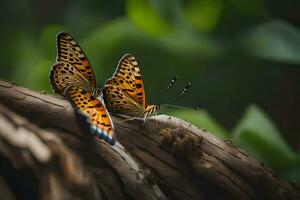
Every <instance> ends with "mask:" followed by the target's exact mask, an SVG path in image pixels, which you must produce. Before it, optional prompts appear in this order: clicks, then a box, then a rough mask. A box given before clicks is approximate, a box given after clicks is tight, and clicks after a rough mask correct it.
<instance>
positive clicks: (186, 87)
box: [179, 82, 192, 97]
mask: <svg viewBox="0 0 300 200" xmlns="http://www.w3.org/2000/svg"><path fill="white" fill-rule="evenodd" d="M191 85H192V83H191V82H188V83H187V84H186V86H185V87H184V88H183V89H182V90H181V92H180V93H179V97H181V96H183V95H185V94H186V92H187V91H188V89H189V88H190V87H191Z"/></svg>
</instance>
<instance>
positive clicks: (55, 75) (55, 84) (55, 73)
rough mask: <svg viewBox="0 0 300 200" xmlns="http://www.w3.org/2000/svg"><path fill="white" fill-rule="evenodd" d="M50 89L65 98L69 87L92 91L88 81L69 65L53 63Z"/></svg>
mask: <svg viewBox="0 0 300 200" xmlns="http://www.w3.org/2000/svg"><path fill="white" fill-rule="evenodd" d="M49 79H50V83H51V86H52V89H53V90H54V91H55V92H57V93H59V94H61V95H63V96H65V95H66V92H67V91H68V89H69V88H70V87H73V86H76V87H80V88H84V89H85V90H87V91H92V90H93V89H92V88H91V87H90V83H89V81H88V80H87V79H86V78H85V77H84V76H83V75H82V74H81V73H80V72H79V71H78V70H77V69H76V68H75V67H74V66H73V65H71V64H70V63H66V62H58V63H55V64H54V65H53V66H52V68H51V70H50V76H49Z"/></svg>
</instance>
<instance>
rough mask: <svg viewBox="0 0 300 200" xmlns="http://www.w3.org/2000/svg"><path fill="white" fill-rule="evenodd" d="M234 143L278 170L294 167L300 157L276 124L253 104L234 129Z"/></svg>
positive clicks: (299, 160) (299, 161)
mask: <svg viewBox="0 0 300 200" xmlns="http://www.w3.org/2000/svg"><path fill="white" fill-rule="evenodd" d="M232 140H233V142H234V144H236V145H237V146H239V147H241V148H243V149H245V150H246V151H248V152H249V153H250V154H252V155H253V156H254V157H255V158H257V159H259V160H261V161H263V162H265V163H266V164H267V165H269V166H270V167H272V168H273V169H276V170H283V169H287V168H292V167H294V166H297V165H299V164H300V159H299V157H297V155H296V154H295V153H294V152H293V151H292V150H291V149H290V148H289V146H288V145H287V144H286V143H285V141H284V140H283V138H282V136H281V135H280V133H279V131H278V129H277V128H276V126H275V124H274V123H273V122H272V121H271V120H270V119H269V118H268V116H266V115H265V114H264V113H263V112H262V111H261V110H260V109H259V108H258V107H257V106H255V105H251V106H249V107H248V108H247V110H246V111H245V113H244V115H243V117H242V118H241V120H240V121H239V122H238V124H237V126H236V127H235V128H234V130H233V137H232Z"/></svg>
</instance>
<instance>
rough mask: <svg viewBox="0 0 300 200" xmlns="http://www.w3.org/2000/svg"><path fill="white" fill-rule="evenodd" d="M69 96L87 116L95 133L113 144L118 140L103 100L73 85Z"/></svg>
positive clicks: (73, 103) (81, 112)
mask: <svg viewBox="0 0 300 200" xmlns="http://www.w3.org/2000/svg"><path fill="white" fill-rule="evenodd" d="M67 98H68V99H69V100H70V102H71V103H72V105H73V106H74V107H75V108H76V110H77V111H78V112H79V113H80V114H82V115H83V116H85V117H86V118H87V121H88V122H89V124H90V131H91V133H92V134H93V135H95V136H97V137H99V138H101V139H104V140H105V141H107V142H108V143H109V144H111V145H113V144H115V142H116V139H115V135H114V126H113V123H112V120H111V118H110V116H109V113H108V112H107V110H106V108H105V106H104V105H103V104H102V102H101V101H100V100H99V99H98V98H95V97H94V96H93V94H92V93H91V92H87V91H85V90H83V89H82V88H79V87H71V88H70V89H69V91H68V94H67Z"/></svg>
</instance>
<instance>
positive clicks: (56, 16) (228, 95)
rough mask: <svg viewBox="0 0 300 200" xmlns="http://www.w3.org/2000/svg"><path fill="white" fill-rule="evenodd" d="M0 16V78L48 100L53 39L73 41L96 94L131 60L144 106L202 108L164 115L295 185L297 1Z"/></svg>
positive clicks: (299, 133) (298, 153)
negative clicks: (63, 35) (66, 36)
mask: <svg viewBox="0 0 300 200" xmlns="http://www.w3.org/2000/svg"><path fill="white" fill-rule="evenodd" d="M0 8H1V18H0V20H1V29H0V36H1V37H0V42H1V50H0V51H1V54H0V55H1V68H0V77H1V78H4V79H7V80H10V81H14V82H16V83H17V84H18V85H22V86H25V87H29V88H33V89H35V90H44V91H47V92H51V89H50V84H49V82H48V72H49V69H50V67H51V65H52V64H53V63H54V62H55V58H56V47H55V36H56V34H57V32H58V31H66V32H68V33H70V34H71V35H73V37H75V38H76V40H77V41H78V42H79V44H80V45H81V47H82V48H83V50H84V51H85V53H86V55H87V56H88V58H89V60H90V61H91V63H92V65H93V68H94V71H95V74H96V80H97V84H98V86H99V87H101V86H102V85H103V84H104V83H105V80H106V79H108V78H109V77H110V76H111V75H112V74H113V72H114V70H115V67H116V64H117V62H118V60H119V59H120V58H121V57H122V55H124V54H125V53H131V54H133V55H135V56H136V58H137V59H138V61H139V63H140V66H141V69H142V73H143V78H144V82H145V87H146V91H147V95H148V99H149V102H151V103H169V104H175V105H186V106H198V107H200V108H201V110H200V111H191V110H183V109H177V110H174V109H173V110H171V109H166V110H165V111H162V113H165V114H172V115H175V116H178V117H181V118H184V119H186V120H188V121H190V122H192V123H193V124H195V125H197V126H199V127H203V128H206V129H208V130H210V131H212V132H214V133H215V134H216V135H218V136H219V137H221V138H222V139H231V140H232V141H233V143H234V144H235V145H237V146H240V147H242V148H243V149H245V150H246V151H248V152H249V153H250V154H252V155H253V156H255V157H256V158H257V159H260V160H262V161H264V162H265V163H266V164H267V165H269V166H270V167H272V168H273V169H275V170H276V171H277V172H278V173H279V174H280V175H281V176H283V177H285V178H287V179H289V180H291V181H294V182H297V183H300V125H299V120H300V106H299V103H300V29H299V28H300V1H298V0H285V1H279V0H278V1H275V0H252V1H244V0H188V1H179V0H165V1H161V0H126V1H119V0H111V1H99V0H97V1H96V0H91V1H85V0H75V1H71V0H70V1H60V0H52V1H38V0H31V1H29V0H28V1H21V0H19V1H18V0H9V1H7V0H4V1H1V2H0ZM175 75H178V76H179V79H178V81H177V82H176V83H175V85H174V87H172V88H171V89H170V90H169V91H168V92H165V88H166V86H167V83H168V82H169V81H170V79H171V78H172V77H174V76H175ZM187 82H192V86H191V88H190V90H189V91H188V93H187V94H186V95H185V96H183V97H178V93H179V92H180V90H181V89H182V88H183V87H184V86H185V84H186V83H187Z"/></svg>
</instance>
